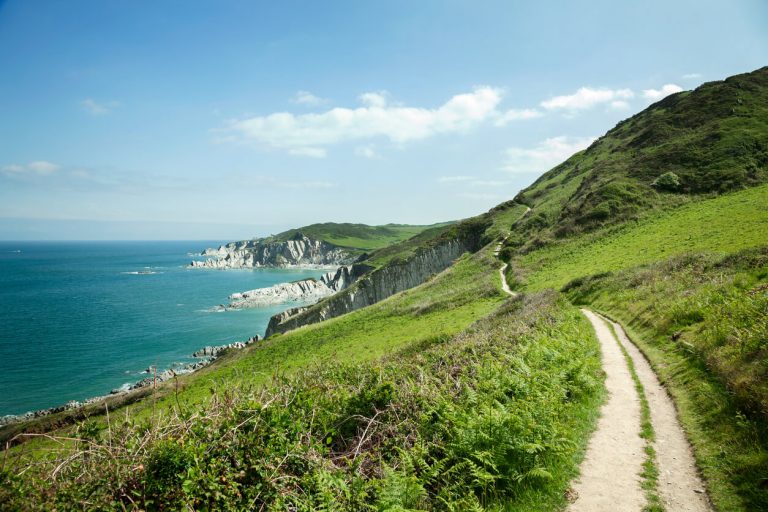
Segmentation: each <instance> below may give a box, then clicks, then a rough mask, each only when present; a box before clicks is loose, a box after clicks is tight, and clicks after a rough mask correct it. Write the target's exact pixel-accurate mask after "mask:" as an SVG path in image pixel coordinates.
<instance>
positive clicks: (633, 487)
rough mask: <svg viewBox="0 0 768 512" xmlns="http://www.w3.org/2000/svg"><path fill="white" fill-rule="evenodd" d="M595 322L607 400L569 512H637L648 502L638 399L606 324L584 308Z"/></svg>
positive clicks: (621, 356) (629, 375) (589, 317)
mask: <svg viewBox="0 0 768 512" xmlns="http://www.w3.org/2000/svg"><path fill="white" fill-rule="evenodd" d="M582 312H583V313H584V315H586V317H587V318H588V319H589V321H590V322H592V326H593V327H594V328H595V332H596V334H597V339H598V341H599V342H600V349H601V351H602V355H603V370H604V371H605V375H606V378H605V386H606V388H607V390H608V401H607V402H606V403H605V404H604V405H603V407H602V408H601V409H600V414H601V416H600V419H599V420H598V423H597V430H596V431H595V433H594V434H593V435H592V439H590V441H589V445H588V447H587V453H586V456H585V457H584V461H583V462H582V463H581V468H580V472H581V474H580V476H579V478H578V479H577V480H576V481H575V482H574V483H573V486H572V490H573V491H574V493H573V494H574V495H575V497H576V500H575V501H574V502H573V503H572V504H571V506H570V507H569V508H568V510H569V511H571V512H580V511H584V512H600V511H610V512H624V511H626V512H630V511H631V512H639V511H641V510H642V509H643V506H644V505H645V503H646V500H645V495H644V493H643V491H642V489H641V488H640V472H641V471H642V464H643V461H644V459H645V452H644V450H643V448H644V445H645V442H644V441H643V439H642V438H641V437H640V399H639V397H638V395H637V392H636V391H635V384H634V382H633V381H632V375H631V374H630V373H629V369H628V368H627V363H626V361H625V360H624V355H623V354H622V353H621V350H620V349H619V346H618V344H617V343H616V340H615V339H614V337H613V335H612V334H611V331H610V330H609V329H608V326H607V325H606V324H605V322H603V320H601V319H600V318H599V317H598V316H597V315H595V314H594V313H592V312H591V311H588V310H582Z"/></svg>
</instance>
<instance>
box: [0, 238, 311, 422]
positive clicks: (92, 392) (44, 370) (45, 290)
mask: <svg viewBox="0 0 768 512" xmlns="http://www.w3.org/2000/svg"><path fill="white" fill-rule="evenodd" d="M218 245H219V242H197V241H195V242H74V243H73V242H0V416H2V415H6V414H19V413H24V412H26V411H30V410H36V409H43V408H47V407H52V406H56V405H61V404H63V403H65V402H67V401H69V400H82V399H85V398H89V397H91V396H97V395H103V394H107V393H109V391H110V390H111V389H114V388H118V387H120V386H121V385H123V384H125V383H129V382H135V381H137V380H140V379H141V378H142V375H141V374H140V372H141V371H142V370H144V369H145V368H147V367H148V366H149V365H157V367H158V368H159V369H164V368H167V367H169V366H170V365H171V364H172V363H174V362H188V361H191V360H192V358H191V356H190V355H191V354H192V352H194V351H195V350H197V349H198V348H201V347H203V346H206V345H222V344H225V343H231V342H233V341H238V340H245V339H247V338H248V337H249V336H252V335H254V334H259V335H263V334H264V330H265V328H266V326H267V322H268V321H269V317H270V316H271V315H273V314H275V313H277V312H279V311H282V310H284V309H286V308H287V307H290V306H292V305H293V304H289V305H276V306H272V307H265V308H257V309H247V310H242V311H226V312H214V309H215V306H217V305H218V304H222V303H226V302H227V297H228V296H229V295H230V294H231V293H233V292H236V291H244V290H252V289H254V288H261V287H265V286H271V285H273V284H276V283H281V282H286V281H293V280H296V279H301V278H306V277H318V276H320V275H321V274H322V273H323V271H322V270H283V269H280V270H277V269H264V270H209V269H188V268H185V266H186V265H187V264H188V263H189V262H190V261H191V260H192V259H193V257H191V256H189V254H188V253H192V252H197V253H199V252H200V251H201V250H202V249H204V248H206V247H211V246H218ZM197 259H200V258H199V257H198V258H197ZM138 272H152V273H149V274H147V273H141V274H140V273H138Z"/></svg>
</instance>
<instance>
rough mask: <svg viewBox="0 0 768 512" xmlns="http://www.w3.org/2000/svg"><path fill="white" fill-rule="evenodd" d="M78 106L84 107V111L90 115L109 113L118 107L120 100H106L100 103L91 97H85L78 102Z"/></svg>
mask: <svg viewBox="0 0 768 512" xmlns="http://www.w3.org/2000/svg"><path fill="white" fill-rule="evenodd" d="M80 106H82V107H83V108H84V109H85V111H86V112H88V113H89V114H91V115H94V116H102V115H105V114H109V113H110V112H112V110H114V109H115V108H117V107H119V106H120V102H118V101H107V102H103V103H100V102H98V101H96V100H93V99H91V98H87V99H84V100H83V101H81V102H80Z"/></svg>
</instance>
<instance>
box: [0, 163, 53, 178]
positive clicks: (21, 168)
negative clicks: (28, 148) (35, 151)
mask: <svg viewBox="0 0 768 512" xmlns="http://www.w3.org/2000/svg"><path fill="white" fill-rule="evenodd" d="M60 168H61V166H59V165H56V164H54V163H51V162H46V161H45V160H36V161H34V162H29V163H28V164H9V165H6V166H4V167H2V168H0V171H2V172H3V174H6V175H16V176H20V175H30V174H31V175H38V176H49V175H51V174H53V173H55V172H56V171H58V170H59V169H60Z"/></svg>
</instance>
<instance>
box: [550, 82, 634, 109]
mask: <svg viewBox="0 0 768 512" xmlns="http://www.w3.org/2000/svg"><path fill="white" fill-rule="evenodd" d="M634 96H635V93H634V92H632V90H630V89H604V88H603V89H592V88H591V87H582V88H580V89H579V90H578V91H576V92H575V93H573V94H569V95H565V96H555V97H554V98H550V99H548V100H545V101H542V102H541V106H542V107H544V108H545V109H547V110H571V111H575V110H586V109H588V108H592V107H594V106H595V105H598V104H600V103H610V102H612V101H620V100H628V99H630V98H633V97H634Z"/></svg>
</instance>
